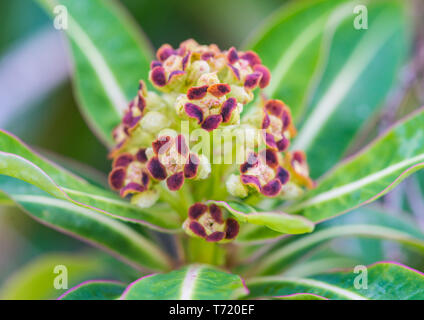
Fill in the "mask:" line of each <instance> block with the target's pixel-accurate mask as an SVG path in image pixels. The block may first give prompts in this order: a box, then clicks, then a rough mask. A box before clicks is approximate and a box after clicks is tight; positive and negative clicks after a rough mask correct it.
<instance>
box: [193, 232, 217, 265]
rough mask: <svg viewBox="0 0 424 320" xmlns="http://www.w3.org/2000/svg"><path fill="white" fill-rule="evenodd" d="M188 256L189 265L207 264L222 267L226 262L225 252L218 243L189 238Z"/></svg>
mask: <svg viewBox="0 0 424 320" xmlns="http://www.w3.org/2000/svg"><path fill="white" fill-rule="evenodd" d="M186 250H187V253H186V256H187V260H188V262H189V263H206V264H210V265H216V266H220V265H223V264H224V262H225V250H224V249H223V248H222V247H221V246H219V245H218V244H216V243H213V242H207V241H205V240H203V239H197V238H188V239H187V244H186Z"/></svg>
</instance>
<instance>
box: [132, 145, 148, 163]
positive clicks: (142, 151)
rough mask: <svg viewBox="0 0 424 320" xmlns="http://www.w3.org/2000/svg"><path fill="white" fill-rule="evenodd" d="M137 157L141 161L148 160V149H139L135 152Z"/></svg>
mask: <svg viewBox="0 0 424 320" xmlns="http://www.w3.org/2000/svg"><path fill="white" fill-rule="evenodd" d="M135 158H136V159H137V161H139V162H141V163H146V162H147V160H148V159H147V155H146V149H145V148H141V149H140V150H138V151H137V153H136V154H135Z"/></svg>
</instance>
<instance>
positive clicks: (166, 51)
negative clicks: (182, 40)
mask: <svg viewBox="0 0 424 320" xmlns="http://www.w3.org/2000/svg"><path fill="white" fill-rule="evenodd" d="M173 54H175V50H174V48H172V47H171V46H170V45H169V44H164V45H162V46H161V47H160V48H159V49H158V51H157V52H156V57H157V58H158V59H159V61H162V62H163V61H165V60H166V59H168V58H169V57H170V56H172V55H173Z"/></svg>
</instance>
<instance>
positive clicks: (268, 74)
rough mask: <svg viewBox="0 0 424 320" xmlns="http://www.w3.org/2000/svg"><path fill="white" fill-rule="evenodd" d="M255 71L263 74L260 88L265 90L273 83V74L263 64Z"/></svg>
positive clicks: (257, 66)
mask: <svg viewBox="0 0 424 320" xmlns="http://www.w3.org/2000/svg"><path fill="white" fill-rule="evenodd" d="M253 70H254V71H255V72H259V73H261V74H262V77H261V81H259V87H260V88H261V89H263V88H265V87H266V86H268V84H269V82H270V81H271V72H269V70H268V68H267V67H265V66H263V65H261V64H257V65H255V67H254V68H253Z"/></svg>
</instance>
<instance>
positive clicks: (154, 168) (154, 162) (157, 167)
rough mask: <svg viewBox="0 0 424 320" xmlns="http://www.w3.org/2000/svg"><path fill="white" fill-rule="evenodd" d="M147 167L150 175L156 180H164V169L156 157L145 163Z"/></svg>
mask: <svg viewBox="0 0 424 320" xmlns="http://www.w3.org/2000/svg"><path fill="white" fill-rule="evenodd" d="M147 169H148V170H149V173H150V175H151V176H152V177H153V178H155V179H157V180H165V179H166V176H167V174H166V169H165V167H164V166H163V165H162V163H160V161H159V158H158V157H153V158H151V159H150V160H149V162H148V163H147Z"/></svg>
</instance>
